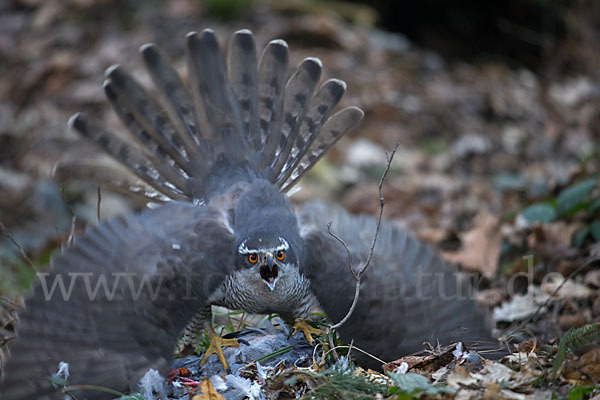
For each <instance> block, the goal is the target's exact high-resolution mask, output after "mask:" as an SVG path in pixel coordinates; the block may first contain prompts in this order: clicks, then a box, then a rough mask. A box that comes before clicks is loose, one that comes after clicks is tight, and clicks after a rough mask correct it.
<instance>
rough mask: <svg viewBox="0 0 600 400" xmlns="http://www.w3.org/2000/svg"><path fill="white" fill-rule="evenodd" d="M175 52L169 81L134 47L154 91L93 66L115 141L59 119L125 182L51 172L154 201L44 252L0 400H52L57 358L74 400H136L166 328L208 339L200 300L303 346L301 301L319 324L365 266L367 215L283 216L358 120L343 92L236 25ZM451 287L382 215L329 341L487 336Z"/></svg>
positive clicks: (304, 211) (167, 354) (380, 347)
mask: <svg viewBox="0 0 600 400" xmlns="http://www.w3.org/2000/svg"><path fill="white" fill-rule="evenodd" d="M186 50H187V53H186V55H187V68H188V77H187V79H186V80H184V79H182V78H181V77H180V75H179V74H178V73H177V72H176V70H175V69H174V68H173V67H172V66H171V64H170V63H169V61H168V60H167V58H166V56H165V55H164V54H163V53H162V52H161V51H160V50H159V49H158V48H157V47H156V46H155V45H153V44H147V45H144V46H142V47H141V49H140V53H141V56H142V59H143V62H144V64H145V66H146V68H147V69H148V72H149V74H150V76H151V78H152V80H153V83H154V89H153V91H152V92H149V91H147V90H146V89H145V88H143V87H142V86H141V85H140V84H138V83H137V82H136V80H135V79H134V78H132V77H131V76H130V75H128V74H127V73H126V72H125V71H123V69H122V68H121V67H119V66H113V67H111V68H109V69H108V70H107V72H106V80H105V82H104V90H105V92H106V96H107V97H108V100H109V101H110V103H111V104H112V106H113V108H114V110H115V111H116V113H117V114H118V116H119V117H120V119H121V121H122V122H123V124H124V125H125V126H126V127H127V128H128V131H129V135H130V139H131V140H129V141H126V140H123V139H121V136H119V135H116V134H114V133H112V132H109V131H107V130H106V129H105V128H103V127H102V124H100V123H98V122H95V121H94V120H93V119H88V117H86V116H85V115H83V114H76V115H74V116H73V117H72V118H71V120H70V125H71V127H72V129H73V130H74V131H76V132H77V133H79V134H80V135H82V136H83V137H85V138H86V139H89V140H91V141H93V142H95V143H96V144H97V145H98V146H100V147H101V148H102V149H103V150H104V151H105V152H106V153H108V154H109V155H110V156H112V157H113V158H114V159H116V161H118V162H119V163H121V164H122V165H123V166H125V167H127V168H128V169H129V171H130V172H132V173H133V174H134V175H135V176H136V177H137V180H136V182H130V181H125V180H122V179H121V178H120V177H119V176H118V175H115V174H111V173H109V172H108V171H105V170H103V169H92V170H90V169H86V168H84V167H83V166H75V167H74V166H72V165H71V166H69V165H63V166H58V167H57V170H56V174H57V175H58V176H59V177H60V176H66V175H69V176H76V177H79V178H85V179H92V180H95V181H98V182H100V183H101V184H102V185H103V186H106V187H112V188H115V189H118V190H124V191H126V192H128V193H129V194H131V195H133V196H137V197H141V198H144V199H146V200H147V201H149V202H151V203H154V204H159V206H157V207H152V208H150V209H148V210H146V211H143V212H141V213H138V214H130V215H125V216H120V217H115V218H112V219H110V220H108V221H106V222H101V223H99V224H98V225H97V226H95V227H92V228H90V229H89V230H88V231H87V232H86V233H85V234H84V235H82V236H81V237H78V238H76V240H75V242H74V243H73V244H72V245H69V246H66V247H65V248H63V249H62V251H61V252H60V253H58V254H55V255H54V256H53V257H52V261H51V269H50V271H49V272H47V273H44V274H40V276H39V279H38V282H37V284H36V285H35V287H34V290H33V294H32V295H30V296H29V297H28V298H27V299H26V301H25V309H24V310H23V311H22V312H21V313H20V314H19V326H18V332H17V336H18V339H17V340H16V341H15V342H14V344H12V345H11V346H10V354H11V357H10V359H9V361H8V363H7V364H6V365H5V367H4V370H5V371H4V377H3V380H2V382H1V383H0V393H2V398H3V399H6V400H12V399H25V398H27V399H29V398H36V399H55V398H63V396H64V393H60V392H57V391H55V389H54V386H53V383H52V382H51V381H50V380H48V379H47V377H48V376H50V375H52V373H54V372H55V371H56V370H57V368H58V364H59V362H61V361H64V362H67V363H69V366H70V376H69V377H68V382H69V384H70V385H71V390H72V392H73V393H74V394H76V395H77V396H78V398H80V399H81V398H102V397H103V396H104V397H105V396H107V394H106V393H104V392H97V391H88V390H84V389H85V388H84V387H82V386H78V385H96V386H104V387H108V388H112V389H115V390H118V391H120V392H132V391H136V390H137V387H138V382H139V380H140V378H141V377H142V376H143V375H144V374H145V373H146V372H147V371H148V370H149V369H150V368H154V369H156V370H157V371H159V372H160V373H162V374H163V375H164V374H165V372H166V371H167V370H168V367H169V364H170V362H171V359H172V355H173V352H174V349H175V348H176V346H177V343H178V339H179V338H180V336H181V335H182V334H183V340H184V343H191V342H192V341H193V340H194V339H195V337H196V336H197V335H198V334H199V333H200V332H201V331H202V330H204V329H208V330H209V332H211V328H210V309H211V306H213V305H219V306H224V307H227V308H230V309H236V310H237V309H239V310H245V311H248V312H252V313H278V314H279V315H280V316H281V317H282V318H283V319H284V320H285V321H288V322H290V323H294V326H295V327H296V328H297V329H298V330H301V331H303V332H304V333H305V335H306V337H307V339H309V340H310V341H312V340H313V338H312V334H314V333H315V332H314V331H313V330H312V329H311V327H310V326H309V325H308V324H306V322H305V321H306V320H307V319H308V318H309V316H310V310H311V309H312V308H313V307H315V306H320V307H321V308H322V309H323V310H324V311H325V313H326V314H327V316H328V317H329V318H330V319H331V320H332V321H334V322H337V321H339V320H341V319H342V318H343V317H344V316H345V315H346V313H347V311H348V309H349V308H350V305H351V304H352V302H353V299H354V291H355V281H354V277H353V276H352V274H351V273H350V271H349V268H348V267H349V263H350V264H351V266H352V267H353V268H355V269H356V268H360V267H361V266H362V265H363V264H364V263H365V261H366V260H367V258H368V257H369V254H370V247H371V243H372V239H373V235H374V234H375V230H376V224H377V221H376V220H375V219H373V218H371V217H368V216H354V215H350V214H349V213H347V212H346V211H345V210H343V209H342V208H341V207H338V206H332V205H326V204H324V203H320V202H312V203H308V204H306V205H304V206H298V207H295V206H293V205H292V204H291V202H290V199H289V197H288V195H287V194H286V193H287V192H288V191H289V190H290V189H291V188H292V187H294V185H295V184H296V183H297V182H298V180H299V179H300V178H301V177H302V176H303V175H304V173H305V172H306V171H308V170H309V169H310V168H311V167H312V166H314V165H315V163H316V162H317V161H318V160H319V159H320V158H321V157H322V156H323V155H324V154H325V153H326V152H327V151H328V149H329V148H331V147H332V146H333V145H334V144H335V143H336V142H337V141H338V139H340V138H341V137H342V136H343V135H344V134H345V133H346V132H348V131H349V130H350V129H351V128H353V127H354V126H355V125H357V123H358V122H359V121H360V120H361V119H362V117H363V112H362V111H361V110H360V109H359V108H357V107H348V108H344V109H342V110H340V111H337V112H336V111H335V107H336V105H337V104H338V102H339V101H340V99H341V98H342V96H343V94H344V92H345V90H346V85H345V83H344V82H342V81H340V80H337V79H330V80H327V81H325V82H323V83H322V84H321V85H319V82H320V79H321V70H322V65H321V62H320V61H319V60H318V59H316V58H306V59H305V60H303V61H302V62H301V63H300V64H299V65H298V67H297V68H296V69H295V70H294V72H293V73H292V74H291V76H290V77H289V78H288V69H289V66H288V62H289V61H288V60H289V56H288V46H287V44H286V43H285V42H284V41H282V40H274V41H271V42H270V43H269V44H268V45H267V46H266V48H265V49H264V51H263V52H262V55H261V56H260V57H258V56H257V52H256V48H255V43H254V39H253V36H252V34H251V32H250V31H248V30H241V31H238V32H236V33H235V34H234V35H233V37H232V38H231V39H230V42H229V45H228V49H227V55H226V57H223V55H222V53H221V50H220V47H219V44H218V42H217V39H216V37H215V34H214V33H213V31H211V30H204V31H203V32H201V33H197V32H192V33H190V34H188V35H187V38H186ZM328 226H330V227H328ZM330 229H331V231H330ZM332 232H335V234H336V236H337V237H338V238H339V239H341V241H340V240H338V238H336V237H334V235H332V234H331V233H332ZM57 282H58V283H57ZM61 282H62V284H63V285H64V286H65V287H66V292H63V291H61V290H59V289H60V287H61V286H60V284H61ZM52 288H54V289H55V290H54V291H53V290H52ZM102 288H109V289H112V290H103V289H102ZM464 288H467V289H468V288H469V286H468V285H463V284H462V283H461V281H460V279H459V278H458V275H457V274H456V270H455V269H453V268H452V267H450V266H446V265H445V264H444V262H443V260H442V258H441V257H440V256H439V255H438V254H437V253H436V251H435V250H434V249H432V248H431V247H430V246H428V245H426V244H423V243H421V242H419V241H418V240H416V239H415V238H413V237H412V236H411V235H410V234H409V233H407V232H406V231H404V230H401V229H399V228H396V227H393V226H392V225H391V224H389V223H387V222H385V221H383V222H382V223H381V226H380V230H379V236H378V240H377V242H376V246H375V248H374V251H373V253H372V260H371V263H370V267H369V269H368V270H367V271H366V273H365V275H364V276H363V279H362V281H361V295H360V297H359V298H358V302H357V304H356V308H355V310H354V313H353V314H352V316H351V317H350V319H348V320H347V322H346V323H345V324H343V325H342V326H341V327H340V328H339V334H340V336H341V338H342V339H343V340H345V341H346V342H348V343H350V342H353V344H354V345H355V346H356V347H358V348H360V349H362V350H364V351H366V352H368V353H370V354H372V355H375V356H376V357H378V358H380V359H383V360H387V361H391V360H393V359H396V358H398V357H400V356H402V355H405V354H408V353H412V352H415V351H419V350H421V349H422V343H423V342H424V341H430V342H432V343H434V342H435V341H438V340H439V341H440V342H449V341H454V340H471V341H487V340H491V337H490V334H489V331H488V329H487V327H486V325H485V321H484V320H485V318H484V316H483V315H482V314H481V313H480V312H479V311H478V309H477V306H476V304H475V302H474V301H473V300H472V297H469V296H465V295H464V293H463V292H464V291H463V289H464ZM461 291H463V292H461ZM65 293H66V294H67V295H65ZM210 337H211V347H210V349H211V351H214V352H216V353H217V354H219V356H220V357H222V352H221V345H223V344H230V345H236V343H235V342H234V343H229V342H227V341H225V340H223V339H221V338H219V337H218V336H217V335H216V334H215V333H214V332H211V333H210ZM356 360H357V362H358V363H359V364H362V365H363V366H366V367H372V368H379V367H381V365H380V363H378V362H377V361H375V360H374V359H372V358H369V357H366V356H361V355H358V356H357V357H356ZM222 361H223V362H224V363H225V360H224V359H222Z"/></svg>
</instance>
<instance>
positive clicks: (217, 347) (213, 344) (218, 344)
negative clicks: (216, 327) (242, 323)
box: [200, 334, 240, 374]
mask: <svg viewBox="0 0 600 400" xmlns="http://www.w3.org/2000/svg"><path fill="white" fill-rule="evenodd" d="M210 336H211V338H210V345H209V346H208V349H207V350H206V351H205V352H204V356H203V357H202V361H200V366H203V365H204V364H206V362H207V361H208V357H209V356H210V355H211V354H216V355H217V356H219V360H220V361H221V364H223V368H225V372H227V373H228V374H231V369H229V365H228V364H227V360H225V355H223V347H224V346H230V347H240V342H238V340H237V339H223V338H222V337H220V336H219V335H216V334H214V335H210Z"/></svg>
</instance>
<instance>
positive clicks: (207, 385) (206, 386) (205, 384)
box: [192, 378, 225, 400]
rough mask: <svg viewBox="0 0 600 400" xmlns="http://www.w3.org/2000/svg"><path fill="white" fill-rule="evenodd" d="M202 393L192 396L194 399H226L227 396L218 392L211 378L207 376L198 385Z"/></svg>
mask: <svg viewBox="0 0 600 400" xmlns="http://www.w3.org/2000/svg"><path fill="white" fill-rule="evenodd" d="M198 392H200V394H197V395H195V396H194V397H192V400H225V397H223V396H222V395H220V394H219V393H217V391H216V390H215V387H214V386H213V384H212V382H211V381H210V379H208V378H205V379H204V380H203V381H202V382H200V386H198Z"/></svg>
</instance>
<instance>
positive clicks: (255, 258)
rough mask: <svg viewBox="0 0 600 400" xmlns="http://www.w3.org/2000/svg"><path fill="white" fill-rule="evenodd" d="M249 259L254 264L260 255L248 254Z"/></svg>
mask: <svg viewBox="0 0 600 400" xmlns="http://www.w3.org/2000/svg"><path fill="white" fill-rule="evenodd" d="M248 261H250V262H251V263H252V264H256V263H257V262H258V256H257V255H256V254H254V253H252V254H249V255H248Z"/></svg>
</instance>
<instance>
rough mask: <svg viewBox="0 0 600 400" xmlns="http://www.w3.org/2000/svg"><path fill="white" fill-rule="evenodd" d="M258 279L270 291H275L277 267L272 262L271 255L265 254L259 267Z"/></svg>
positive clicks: (277, 276)
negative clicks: (259, 278)
mask: <svg viewBox="0 0 600 400" xmlns="http://www.w3.org/2000/svg"><path fill="white" fill-rule="evenodd" d="M260 277H261V278H262V280H263V281H264V282H265V283H266V284H267V286H268V287H269V289H270V290H271V291H273V290H275V284H276V283H277V280H278V279H279V267H278V266H277V264H276V263H275V261H274V260H273V254H271V253H267V254H266V255H265V258H264V260H263V263H262V265H261V266H260Z"/></svg>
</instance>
